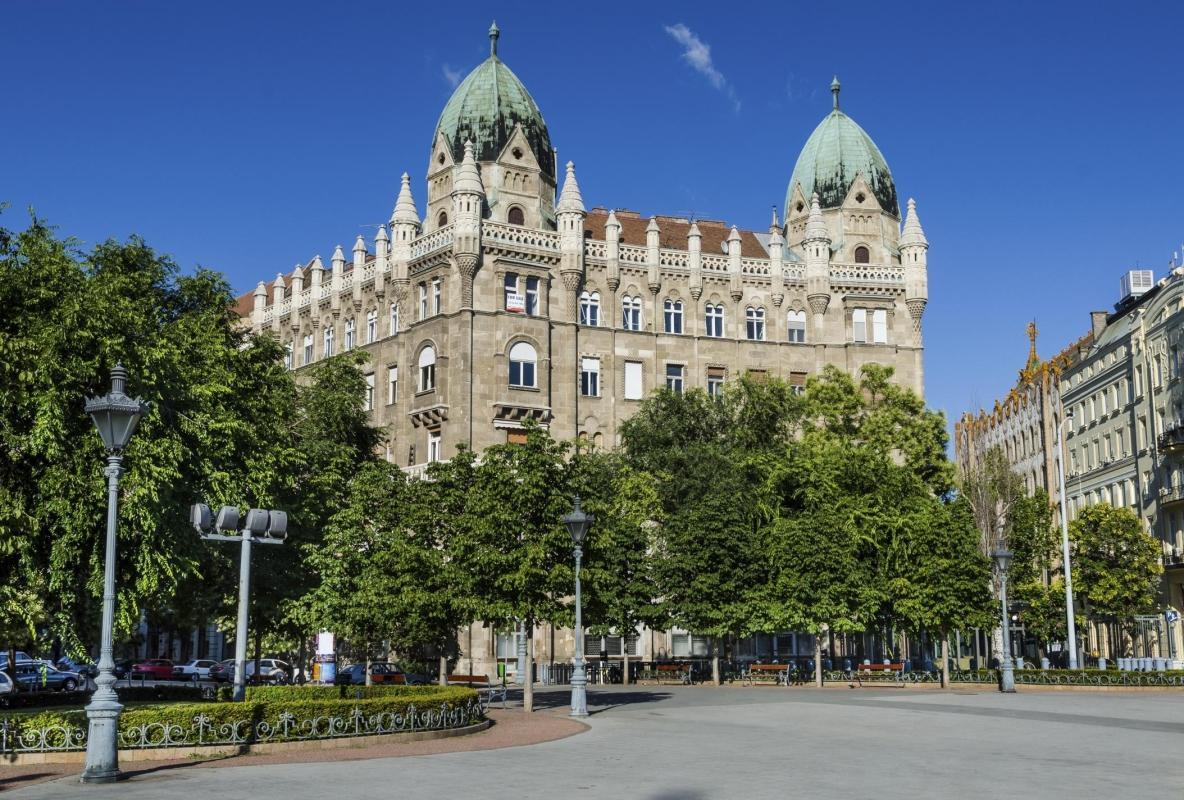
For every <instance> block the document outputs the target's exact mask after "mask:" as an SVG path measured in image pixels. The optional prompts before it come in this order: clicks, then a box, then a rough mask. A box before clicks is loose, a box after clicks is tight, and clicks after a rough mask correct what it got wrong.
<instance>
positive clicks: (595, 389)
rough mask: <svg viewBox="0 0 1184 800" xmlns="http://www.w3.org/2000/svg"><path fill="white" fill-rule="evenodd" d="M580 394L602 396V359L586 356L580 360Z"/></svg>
mask: <svg viewBox="0 0 1184 800" xmlns="http://www.w3.org/2000/svg"><path fill="white" fill-rule="evenodd" d="M580 394H582V395H584V397H599V396H600V359H599V358H584V359H581V361H580Z"/></svg>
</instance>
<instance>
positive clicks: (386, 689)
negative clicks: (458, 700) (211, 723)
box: [246, 684, 455, 703]
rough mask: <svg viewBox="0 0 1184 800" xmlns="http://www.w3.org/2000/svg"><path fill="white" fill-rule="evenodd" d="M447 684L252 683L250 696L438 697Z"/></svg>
mask: <svg viewBox="0 0 1184 800" xmlns="http://www.w3.org/2000/svg"><path fill="white" fill-rule="evenodd" d="M448 688H455V687H447V686H435V685H433V686H395V685H391V684H381V685H378V686H347V685H342V686H248V687H247V693H246V699H247V700H260V701H263V702H268V703H272V702H280V701H289V700H296V701H303V700H345V699H349V700H370V699H373V698H377V697H436V696H437V695H438V693H439V691H440V690H441V689H448Z"/></svg>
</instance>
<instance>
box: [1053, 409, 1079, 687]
mask: <svg viewBox="0 0 1184 800" xmlns="http://www.w3.org/2000/svg"><path fill="white" fill-rule="evenodd" d="M1072 422H1073V414H1072V412H1067V413H1066V414H1065V419H1064V420H1063V421H1062V422H1061V423H1060V424H1058V425H1057V477H1058V478H1059V479H1060V483H1061V561H1062V563H1063V564H1064V566H1065V617H1066V621H1067V622H1068V628H1067V631H1066V632H1067V633H1068V634H1069V635H1068V640H1069V642H1068V644H1069V669H1077V620H1076V619H1075V618H1074V613H1073V569H1072V567H1071V565H1070V564H1069V501H1068V499H1067V498H1066V497H1065V436H1064V433H1063V429H1064V426H1065V423H1072Z"/></svg>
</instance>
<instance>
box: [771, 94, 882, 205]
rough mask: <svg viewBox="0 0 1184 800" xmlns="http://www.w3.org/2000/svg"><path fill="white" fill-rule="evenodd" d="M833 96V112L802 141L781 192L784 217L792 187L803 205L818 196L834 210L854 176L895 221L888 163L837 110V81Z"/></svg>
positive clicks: (867, 137) (874, 146)
mask: <svg viewBox="0 0 1184 800" xmlns="http://www.w3.org/2000/svg"><path fill="white" fill-rule="evenodd" d="M831 92H833V93H834V98H835V99H834V104H835V107H834V110H833V111H831V112H830V114H828V115H827V116H826V118H825V119H823V120H822V122H820V123H818V127H817V128H815V129H814V132H813V133H812V134H810V138H809V139H807V140H806V146H805V147H803V148H802V152H801V155H799V156H798V163H797V164H795V165H794V168H793V176H792V177H791V178H790V179H789V188H788V189H787V190H786V192H785V216H786V217H788V216H789V215H790V211H791V209H790V207H789V204H790V200H791V198H792V197H793V187H794V186H796V185H798V184H801V187H802V194H803V195H804V196H805V198H806V203H807V205H808V204H809V202H810V196H811V195H812V194H814V193H815V192H817V193H818V203H819V205H821V206H822V208H838V207H839V206H841V205H842V204H843V201H844V200H845V199H846V198H847V192H849V191H850V190H851V184H852V183H854V182H855V176H856V175H860V174H861V175H863V179H864V181H866V182H867V184H868V186H870V187H871V189H872V194H874V195H875V196H876V200H877V201H878V202H879V203H880V207H881V208H883V209H884V210H885V211H888V212H890V213H892V214H894V215H896V216H897V217H898V218H899V217H900V204H899V203H898V202H897V200H896V183H895V182H894V181H893V180H892V171H891V170H890V169H888V162H886V161H885V160H884V156H883V155H882V154H881V153H880V148H878V147H876V143H875V142H873V141H872V137H870V136H868V135H867V132H866V131H864V129H863V128H861V127H859V125H858V124H857V123H856V122H855V120H853V119H851V118H850V117H848V116H847V115H846V114H844V113H843V112H842V111H840V110H839V81H838V79H837V78H836V79H835V81H834V82H833V83H832V84H831Z"/></svg>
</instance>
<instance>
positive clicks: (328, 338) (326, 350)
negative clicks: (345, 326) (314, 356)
mask: <svg viewBox="0 0 1184 800" xmlns="http://www.w3.org/2000/svg"><path fill="white" fill-rule="evenodd" d="M323 344H324V347H323V348H322V352H321V355H322V357H323V358H332V357H333V328H332V326H330V327H328V328H325V336H324V338H323Z"/></svg>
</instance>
